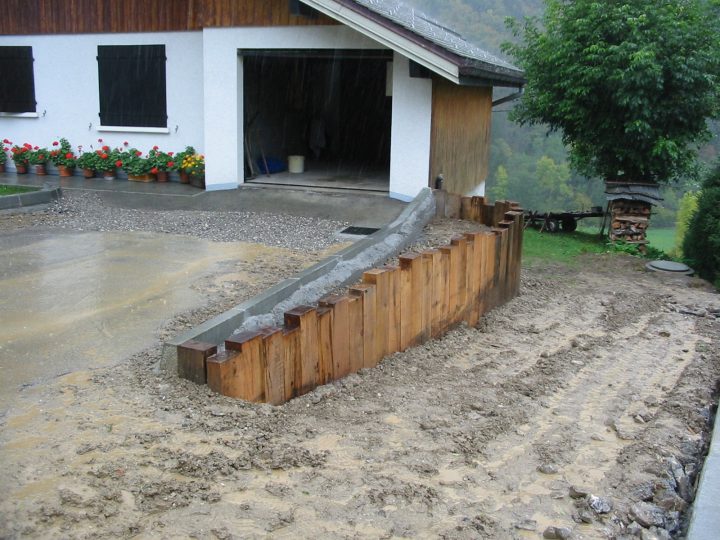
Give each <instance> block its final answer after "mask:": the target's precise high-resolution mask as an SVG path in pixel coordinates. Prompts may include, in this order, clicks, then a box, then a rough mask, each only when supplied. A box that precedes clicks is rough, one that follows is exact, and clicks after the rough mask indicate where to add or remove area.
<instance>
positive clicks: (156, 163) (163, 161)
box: [148, 146, 177, 182]
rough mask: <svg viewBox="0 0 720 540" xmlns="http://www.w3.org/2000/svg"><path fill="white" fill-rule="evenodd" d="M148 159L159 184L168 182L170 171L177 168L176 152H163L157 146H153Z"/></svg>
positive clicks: (151, 170)
mask: <svg viewBox="0 0 720 540" xmlns="http://www.w3.org/2000/svg"><path fill="white" fill-rule="evenodd" d="M148 159H149V160H150V164H151V166H152V168H151V169H150V172H151V173H152V174H154V175H155V176H156V177H157V181H158V182H167V181H168V179H169V177H170V171H174V170H175V169H176V168H177V167H176V164H175V157H174V152H163V151H162V150H160V149H159V148H158V147H157V146H153V149H152V150H150V152H148Z"/></svg>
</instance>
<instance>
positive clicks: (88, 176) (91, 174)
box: [83, 169, 95, 178]
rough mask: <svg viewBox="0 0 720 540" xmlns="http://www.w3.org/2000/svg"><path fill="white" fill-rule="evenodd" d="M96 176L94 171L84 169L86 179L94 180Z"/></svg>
mask: <svg viewBox="0 0 720 540" xmlns="http://www.w3.org/2000/svg"><path fill="white" fill-rule="evenodd" d="M94 176H95V171H94V170H92V169H83V177H85V178H93V177H94Z"/></svg>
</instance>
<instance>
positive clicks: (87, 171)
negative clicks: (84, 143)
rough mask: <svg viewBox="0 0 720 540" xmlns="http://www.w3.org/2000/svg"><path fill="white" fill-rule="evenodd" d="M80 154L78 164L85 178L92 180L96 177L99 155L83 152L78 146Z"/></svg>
mask: <svg viewBox="0 0 720 540" xmlns="http://www.w3.org/2000/svg"><path fill="white" fill-rule="evenodd" d="M78 153H79V154H80V155H79V156H78V158H77V161H76V164H77V166H78V167H79V168H80V169H82V171H83V176H84V177H85V178H92V177H94V176H95V171H96V170H98V168H97V161H98V155H97V153H95V152H83V151H82V147H81V146H78Z"/></svg>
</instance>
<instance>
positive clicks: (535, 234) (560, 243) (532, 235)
mask: <svg viewBox="0 0 720 540" xmlns="http://www.w3.org/2000/svg"><path fill="white" fill-rule="evenodd" d="M609 251H610V250H609V249H608V248H607V246H606V245H605V238H601V237H600V235H599V234H598V233H597V231H593V232H584V231H583V232H580V231H576V232H574V233H555V234H550V233H541V232H539V231H537V230H535V229H532V228H527V229H525V235H524V238H523V260H524V261H527V262H529V263H532V262H533V261H556V262H562V263H572V262H573V260H574V259H575V258H576V257H577V256H578V255H582V254H584V253H607V252H609Z"/></svg>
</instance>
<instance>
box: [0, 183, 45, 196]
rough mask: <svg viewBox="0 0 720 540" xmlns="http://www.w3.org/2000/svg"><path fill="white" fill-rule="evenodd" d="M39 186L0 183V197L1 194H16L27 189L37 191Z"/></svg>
mask: <svg viewBox="0 0 720 540" xmlns="http://www.w3.org/2000/svg"><path fill="white" fill-rule="evenodd" d="M39 189H40V188H34V187H25V186H6V185H4V184H0V197H2V196H3V195H16V194H18V193H27V192H28V191H38V190H39Z"/></svg>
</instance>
